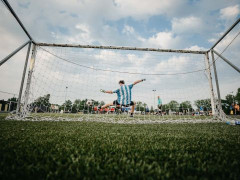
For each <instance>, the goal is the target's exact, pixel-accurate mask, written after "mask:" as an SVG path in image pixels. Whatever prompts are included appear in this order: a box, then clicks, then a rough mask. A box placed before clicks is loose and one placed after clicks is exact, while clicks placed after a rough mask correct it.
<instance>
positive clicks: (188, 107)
mask: <svg viewBox="0 0 240 180" xmlns="http://www.w3.org/2000/svg"><path fill="white" fill-rule="evenodd" d="M185 110H189V111H190V112H191V111H193V108H192V104H191V102H190V101H184V102H182V103H180V105H179V111H180V112H184V111H185Z"/></svg>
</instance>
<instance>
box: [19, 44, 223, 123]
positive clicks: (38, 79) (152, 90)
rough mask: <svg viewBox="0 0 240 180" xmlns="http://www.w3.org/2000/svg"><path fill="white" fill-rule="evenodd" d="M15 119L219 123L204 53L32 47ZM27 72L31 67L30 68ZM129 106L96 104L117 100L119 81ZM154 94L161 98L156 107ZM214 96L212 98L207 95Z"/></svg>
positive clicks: (156, 98) (156, 100)
mask: <svg viewBox="0 0 240 180" xmlns="http://www.w3.org/2000/svg"><path fill="white" fill-rule="evenodd" d="M36 49H37V50H36V57H35V63H34V68H33V71H32V72H31V73H29V78H28V82H29V86H28V85H27V86H26V90H25V95H24V96H23V99H22V107H21V114H20V116H18V118H19V119H22V120H24V119H28V120H29V119H32V120H78V121H102V122H111V123H166V122H170V123H180V122H190V123H198V122H213V121H221V120H219V119H216V118H214V117H216V116H213V114H214V112H213V111H212V107H211V88H210V84H209V76H208V73H207V71H206V57H205V55H204V54H181V53H159V52H140V51H123V50H121V51H120V50H106V49H104V50H102V49H80V48H69V47H65V48H63V47H37V48H36ZM29 72H30V71H29ZM139 79H146V81H144V82H141V83H139V84H136V85H135V86H134V87H133V89H132V100H133V101H134V102H136V106H135V110H134V117H130V116H129V113H130V110H131V109H130V107H125V106H117V107H116V106H110V107H108V108H104V109H103V108H102V109H100V108H97V106H99V105H103V104H106V103H111V102H113V101H114V100H116V99H117V95H116V94H106V93H102V92H100V89H104V90H111V91H112V90H116V89H118V88H119V84H118V82H119V80H124V81H125V83H126V84H132V83H133V82H134V81H136V80H139ZM158 96H160V99H161V100H162V106H160V108H159V106H158V105H159V104H158ZM212 100H214V99H212Z"/></svg>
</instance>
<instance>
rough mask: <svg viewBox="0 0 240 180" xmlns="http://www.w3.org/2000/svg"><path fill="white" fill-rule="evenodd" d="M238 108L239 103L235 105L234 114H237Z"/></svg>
mask: <svg viewBox="0 0 240 180" xmlns="http://www.w3.org/2000/svg"><path fill="white" fill-rule="evenodd" d="M237 108H239V106H238V105H237V103H235V105H234V114H235V115H236V114H237Z"/></svg>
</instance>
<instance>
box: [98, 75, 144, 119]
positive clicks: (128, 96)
mask: <svg viewBox="0 0 240 180" xmlns="http://www.w3.org/2000/svg"><path fill="white" fill-rule="evenodd" d="M145 80H146V79H141V80H138V81H135V82H134V83H133V84H130V85H125V82H124V80H120V81H119V85H120V88H119V89H117V90H115V91H105V90H102V89H101V90H100V91H101V92H103V93H108V94H113V93H117V100H115V101H113V102H112V103H109V104H105V105H104V106H102V107H99V108H100V109H102V108H103V109H104V108H106V107H109V106H113V105H115V106H117V105H122V106H126V107H128V106H132V109H131V114H130V117H133V112H134V109H135V104H136V103H135V102H133V101H132V88H133V86H134V85H136V84H138V83H140V82H143V81H145Z"/></svg>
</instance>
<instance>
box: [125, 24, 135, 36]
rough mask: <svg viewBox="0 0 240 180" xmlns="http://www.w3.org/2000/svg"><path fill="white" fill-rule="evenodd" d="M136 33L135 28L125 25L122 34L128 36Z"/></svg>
mask: <svg viewBox="0 0 240 180" xmlns="http://www.w3.org/2000/svg"><path fill="white" fill-rule="evenodd" d="M134 32H135V31H134V28H133V27H132V26H128V25H125V26H124V28H123V30H122V33H124V34H127V35H130V34H133V33H134Z"/></svg>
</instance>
